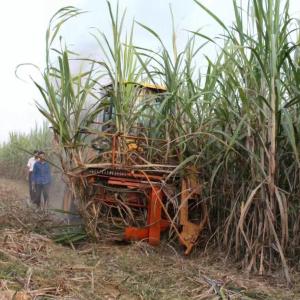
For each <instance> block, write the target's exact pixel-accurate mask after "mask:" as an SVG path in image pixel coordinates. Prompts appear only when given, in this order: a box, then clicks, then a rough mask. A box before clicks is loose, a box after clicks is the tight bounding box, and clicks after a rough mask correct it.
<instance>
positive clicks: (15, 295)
mask: <svg viewBox="0 0 300 300" xmlns="http://www.w3.org/2000/svg"><path fill="white" fill-rule="evenodd" d="M26 199H28V191H27V185H26V183H24V182H17V181H10V180H6V179H0V300H4V299H5V300H6V299H16V300H29V299H74V300H75V299H107V300H113V299H120V300H126V299H153V300H154V299H155V300H156V299H170V300H171V299H199V300H200V299H221V300H223V299H270V300H271V299H300V288H297V286H294V288H293V289H287V288H286V287H285V285H284V281H283V279H282V277H280V274H273V275H272V276H269V277H257V276H256V277H255V276H250V275H247V274H245V273H243V272H242V271H241V270H239V269H238V268H237V267H236V266H235V265H234V264H232V263H231V264H230V263H228V261H227V262H225V260H223V259H222V254H221V253H216V251H213V252H212V251H207V252H206V253H205V254H203V253H198V254H197V255H195V254H194V255H193V256H191V257H189V258H184V257H182V256H181V255H180V254H178V253H177V251H175V249H174V248H173V247H171V246H170V245H168V244H167V243H164V242H163V243H162V245H161V246H160V247H157V248H152V247H150V246H148V245H147V244H145V243H142V242H139V243H133V244H130V245H116V244H111V243H110V244H109V243H100V244H93V243H89V242H85V243H82V244H81V245H80V246H76V247H74V246H73V245H72V244H71V245H69V246H62V245H60V244H57V243H55V242H54V241H53V240H52V239H51V238H50V236H49V234H48V232H50V231H49V228H56V229H57V228H60V227H59V226H63V225H65V221H64V220H62V219H61V218H59V217H58V216H57V215H55V214H53V213H49V212H41V211H38V210H36V209H35V208H34V207H31V206H28V205H27V204H26V202H27V201H26ZM56 201H57V202H54V203H55V205H52V206H54V207H57V206H59V201H58V200H56ZM52 204H53V203H52ZM298 276H299V275H298V274H294V279H295V281H298V280H296V278H298Z"/></svg>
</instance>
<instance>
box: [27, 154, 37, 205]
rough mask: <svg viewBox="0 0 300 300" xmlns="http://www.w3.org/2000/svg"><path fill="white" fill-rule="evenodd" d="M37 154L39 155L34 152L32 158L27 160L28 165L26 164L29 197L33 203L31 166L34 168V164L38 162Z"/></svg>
mask: <svg viewBox="0 0 300 300" xmlns="http://www.w3.org/2000/svg"><path fill="white" fill-rule="evenodd" d="M38 153H39V150H34V152H33V156H32V157H30V158H29V160H28V163H27V168H28V183H29V195H30V200H31V202H34V200H35V192H34V190H33V188H32V171H33V166H34V164H35V162H36V161H37V160H38Z"/></svg>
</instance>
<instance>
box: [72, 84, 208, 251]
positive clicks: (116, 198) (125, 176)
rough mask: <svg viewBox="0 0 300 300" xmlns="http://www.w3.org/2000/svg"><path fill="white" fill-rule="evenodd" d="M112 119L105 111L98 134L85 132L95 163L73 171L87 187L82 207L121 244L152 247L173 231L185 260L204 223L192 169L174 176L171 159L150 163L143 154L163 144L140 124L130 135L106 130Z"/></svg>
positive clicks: (145, 88) (155, 90)
mask: <svg viewBox="0 0 300 300" xmlns="http://www.w3.org/2000/svg"><path fill="white" fill-rule="evenodd" d="M140 90H141V91H142V93H143V94H145V93H147V94H149V93H151V94H159V93H162V92H164V89H163V88H162V87H158V86H152V85H149V84H148V85H140ZM112 114H113V110H112V107H111V106H109V107H108V108H107V110H106V111H105V112H104V114H103V115H102V120H101V121H99V122H96V123H98V125H100V126H101V130H100V131H98V132H95V131H93V132H92V131H91V132H89V134H90V135H91V136H93V137H92V138H91V146H92V148H93V150H94V153H95V152H97V159H96V160H94V162H92V163H89V164H85V166H84V168H79V169H78V170H76V176H77V177H78V176H80V179H81V181H84V185H85V186H86V190H85V193H86V194H87V195H88V201H87V202H88V203H89V206H90V207H93V211H94V215H95V216H97V218H99V223H97V224H99V226H101V224H102V225H103V220H109V222H110V223H111V225H112V226H114V227H119V228H122V239H124V240H127V241H137V240H143V241H146V242H148V243H149V244H150V245H153V246H156V245H158V244H159V243H160V240H161V235H162V233H163V232H173V234H175V236H176V237H177V239H178V240H179V242H180V244H182V245H183V246H184V247H185V254H186V255H188V254H189V253H190V252H191V250H192V248H193V246H194V245H195V244H196V242H197V240H198V238H199V235H200V233H201V231H202V230H203V229H204V227H205V225H206V223H207V219H208V213H207V207H206V204H205V203H203V202H202V201H201V184H200V182H199V173H198V172H197V170H196V168H195V167H194V166H193V165H191V166H188V167H186V168H185V170H184V172H183V175H181V176H178V174H177V173H176V172H175V170H176V167H177V164H176V157H175V158H174V157H173V158H171V159H170V160H169V161H167V163H166V162H165V161H164V163H162V162H161V161H160V156H159V155H155V156H154V158H152V161H151V162H149V160H148V158H149V155H148V154H149V153H148V152H149V151H152V150H153V149H159V150H162V151H164V150H163V149H166V148H164V147H167V142H166V141H165V140H163V139H157V138H156V139H155V138H151V137H149V135H150V134H147V128H145V127H143V125H142V124H138V125H137V126H133V129H132V131H134V134H133V133H129V134H126V135H125V134H124V133H121V132H117V131H116V130H114V126H113V124H112V123H110V124H109V126H108V125H107V124H108V123H109V122H108V121H109V120H110V119H111V118H112ZM95 218H96V217H95ZM101 220H102V221H101ZM121 224H122V225H121Z"/></svg>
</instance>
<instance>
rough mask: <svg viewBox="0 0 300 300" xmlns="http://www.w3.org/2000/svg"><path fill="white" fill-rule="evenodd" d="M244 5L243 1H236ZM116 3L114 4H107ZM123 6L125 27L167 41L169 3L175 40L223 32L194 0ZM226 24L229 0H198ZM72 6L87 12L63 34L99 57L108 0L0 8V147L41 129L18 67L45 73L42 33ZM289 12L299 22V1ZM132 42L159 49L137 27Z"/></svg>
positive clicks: (17, 2) (124, 0) (28, 73)
mask: <svg viewBox="0 0 300 300" xmlns="http://www.w3.org/2000/svg"><path fill="white" fill-rule="evenodd" d="M240 1H241V2H242V3H244V4H245V3H246V2H247V1H246V0H240ZM111 3H112V5H116V3H117V0H111ZM119 3H120V6H121V8H123V9H125V8H126V13H127V20H128V22H127V23H125V25H124V26H125V29H126V28H127V27H128V30H129V27H130V25H131V22H132V19H133V18H134V19H135V20H136V21H139V22H141V23H143V24H145V25H147V26H149V27H151V28H152V29H154V30H155V31H157V32H158V33H159V34H160V36H161V38H162V39H163V40H164V41H165V42H166V43H167V44H170V43H171V30H172V29H171V18H170V8H169V6H170V4H171V6H172V11H173V14H174V18H175V28H176V34H177V42H178V44H179V47H180V44H183V43H184V40H185V38H186V36H187V35H188V32H187V30H194V31H195V30H197V29H199V28H202V29H203V30H205V32H206V33H207V34H209V35H210V36H211V37H213V36H216V35H217V34H218V33H222V30H221V29H220V28H219V27H218V26H217V25H216V24H215V23H214V22H213V20H212V19H211V18H210V17H209V16H208V15H207V14H206V13H205V12H203V11H202V10H201V9H200V8H199V7H198V6H197V5H196V4H195V3H194V2H193V0H151V1H150V0H119ZM201 3H203V4H205V5H206V6H207V7H208V8H209V9H210V10H212V11H213V12H214V13H215V14H216V15H218V16H219V17H220V18H221V19H222V21H223V22H224V23H225V24H228V25H230V24H231V22H232V20H233V16H234V12H233V8H232V4H231V3H232V1H231V0H222V1H220V0H202V1H201ZM69 5H72V6H75V7H77V8H80V9H82V10H84V11H86V12H87V13H85V14H83V15H81V16H79V17H77V18H75V19H73V20H72V21H70V22H69V23H68V24H66V26H65V27H64V28H63V31H62V35H63V37H64V39H65V41H66V43H67V44H68V45H69V48H71V49H72V50H74V51H77V52H80V53H81V54H82V55H83V56H91V57H92V56H97V55H98V54H99V53H100V50H99V47H98V46H97V44H96V42H95V40H94V38H93V37H92V35H91V34H90V33H91V32H93V28H94V27H96V28H98V29H99V30H100V31H102V32H105V33H107V32H109V30H110V24H109V16H108V11H107V4H106V0H26V1H21V0H10V1H3V2H2V3H1V5H0V39H1V47H0V66H1V69H0V84H1V87H2V88H1V94H0V143H1V142H5V141H7V140H8V136H9V132H13V131H14V132H29V131H30V129H31V128H34V127H35V126H41V125H42V123H43V117H42V116H41V115H40V113H39V112H38V110H37V109H36V107H35V101H39V100H40V96H39V93H38V91H37V89H36V88H35V87H34V85H33V83H32V80H31V78H30V77H33V78H34V79H36V80H39V72H38V71H37V69H36V68H34V67H29V66H27V67H19V68H18V72H17V74H18V77H17V76H16V74H15V72H16V68H17V66H18V65H20V64H25V63H31V64H33V65H36V66H38V67H39V68H40V70H43V68H44V67H45V64H44V61H45V33H46V29H47V26H48V22H49V20H50V18H51V16H52V15H53V14H54V13H55V12H56V11H57V10H58V9H60V8H62V7H64V6H69ZM291 13H292V15H293V16H294V17H296V18H299V19H300V1H299V0H291ZM135 44H137V45H139V46H143V47H152V49H153V48H154V49H155V47H157V49H158V45H157V44H155V41H154V40H153V39H152V38H151V37H150V36H149V34H147V33H145V31H143V30H142V28H140V27H138V26H137V28H136V34H135Z"/></svg>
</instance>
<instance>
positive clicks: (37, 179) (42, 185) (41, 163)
mask: <svg viewBox="0 0 300 300" xmlns="http://www.w3.org/2000/svg"><path fill="white" fill-rule="evenodd" d="M50 183H51V172H50V166H49V164H48V163H47V162H46V161H45V152H43V151H40V152H39V153H38V160H37V161H36V162H35V164H34V166H33V171H32V185H33V186H32V187H33V190H34V191H35V201H34V202H35V204H36V205H37V206H38V207H39V208H40V207H41V198H42V194H43V198H44V207H47V205H48V200H49V188H50Z"/></svg>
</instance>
